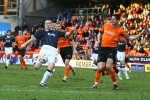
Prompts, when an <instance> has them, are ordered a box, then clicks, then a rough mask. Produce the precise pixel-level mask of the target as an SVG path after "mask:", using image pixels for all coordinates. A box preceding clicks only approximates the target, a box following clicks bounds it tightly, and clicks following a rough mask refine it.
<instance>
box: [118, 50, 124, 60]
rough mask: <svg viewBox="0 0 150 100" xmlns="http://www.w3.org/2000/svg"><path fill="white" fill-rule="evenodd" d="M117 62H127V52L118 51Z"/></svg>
mask: <svg viewBox="0 0 150 100" xmlns="http://www.w3.org/2000/svg"><path fill="white" fill-rule="evenodd" d="M117 60H118V61H124V60H125V52H119V51H117Z"/></svg>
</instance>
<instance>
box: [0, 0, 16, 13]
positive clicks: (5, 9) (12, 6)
mask: <svg viewBox="0 0 150 100" xmlns="http://www.w3.org/2000/svg"><path fill="white" fill-rule="evenodd" d="M18 11H19V3H18V0H17V1H16V2H8V4H6V5H0V15H5V16H6V15H13V16H14V15H15V16H17V15H18Z"/></svg>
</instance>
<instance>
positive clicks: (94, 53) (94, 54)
mask: <svg viewBox="0 0 150 100" xmlns="http://www.w3.org/2000/svg"><path fill="white" fill-rule="evenodd" d="M99 51H100V45H99V43H98V41H95V43H92V56H91V59H92V60H93V61H94V62H93V64H92V66H93V68H94V70H95V71H96V70H97V59H98V54H99Z"/></svg>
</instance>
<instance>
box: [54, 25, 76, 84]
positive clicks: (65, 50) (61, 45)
mask: <svg viewBox="0 0 150 100" xmlns="http://www.w3.org/2000/svg"><path fill="white" fill-rule="evenodd" d="M55 27H57V30H59V28H60V27H61V26H60V24H56V26H55ZM58 27H59V28H58ZM71 38H72V36H68V37H60V38H58V50H59V53H60V55H61V57H62V60H63V62H64V64H65V70H64V77H63V78H62V81H63V82H66V80H67V78H68V74H69V70H71V71H72V73H73V75H75V69H74V67H72V66H71V65H70V64H69V62H70V60H71V59H72V55H73V51H74V52H76V50H75V46H74V40H73V39H71ZM70 40H71V41H72V45H71V44H70Z"/></svg>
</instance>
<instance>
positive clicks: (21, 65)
mask: <svg viewBox="0 0 150 100" xmlns="http://www.w3.org/2000/svg"><path fill="white" fill-rule="evenodd" d="M19 61H20V67H21V68H22V67H23V63H22V59H19Z"/></svg>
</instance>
